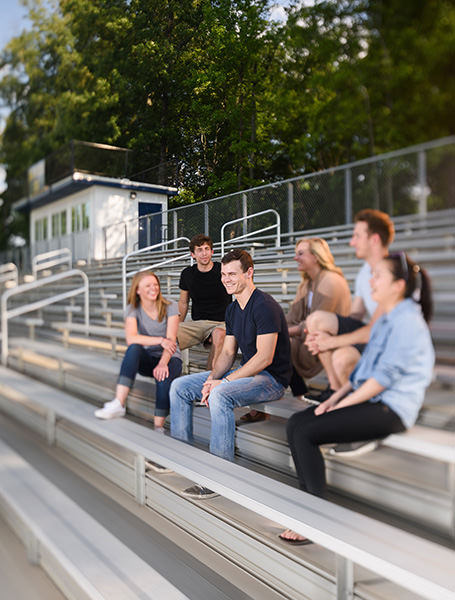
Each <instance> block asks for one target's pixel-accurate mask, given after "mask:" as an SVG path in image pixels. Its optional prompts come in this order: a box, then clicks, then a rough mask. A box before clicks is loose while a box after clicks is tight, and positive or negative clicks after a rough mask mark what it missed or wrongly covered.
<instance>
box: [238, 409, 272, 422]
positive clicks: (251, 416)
mask: <svg viewBox="0 0 455 600" xmlns="http://www.w3.org/2000/svg"><path fill="white" fill-rule="evenodd" d="M268 417H269V415H268V414H267V413H263V412H259V411H258V410H250V412H247V413H246V414H244V415H242V416H241V417H240V420H241V421H243V422H244V423H257V422H259V421H265V420H266V419H268Z"/></svg>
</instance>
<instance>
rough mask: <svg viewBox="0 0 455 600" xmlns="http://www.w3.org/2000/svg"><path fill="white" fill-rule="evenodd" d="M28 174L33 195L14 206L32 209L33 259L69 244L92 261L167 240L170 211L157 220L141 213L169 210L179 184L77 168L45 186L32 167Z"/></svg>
mask: <svg viewBox="0 0 455 600" xmlns="http://www.w3.org/2000/svg"><path fill="white" fill-rule="evenodd" d="M29 174H30V175H29V190H30V194H29V197H28V198H23V199H21V200H19V201H18V202H16V203H15V204H14V209H15V210H19V211H24V212H30V249H31V256H32V257H33V256H36V255H37V254H41V253H43V252H48V251H49V250H56V249H58V248H70V249H71V251H72V255H73V260H78V259H85V260H87V261H88V262H90V261H91V260H92V259H104V258H106V257H109V258H111V257H120V256H123V255H124V254H125V253H126V252H128V251H130V250H131V249H137V248H143V247H145V246H149V245H151V244H155V243H159V242H161V241H162V240H163V239H165V236H166V226H167V223H166V222H164V221H165V219H166V212H164V214H163V216H162V217H158V218H153V219H147V218H143V219H140V217H142V216H143V215H148V214H152V213H160V212H162V211H166V210H167V207H168V198H169V197H170V196H174V195H176V194H177V189H176V188H173V187H167V186H161V185H152V184H148V183H141V182H137V181H130V180H129V179H116V178H111V177H103V176H100V175H90V174H86V173H81V172H78V171H75V172H74V173H73V174H72V175H69V176H68V177H65V178H64V179H62V180H61V181H58V182H57V183H54V184H52V185H49V186H44V185H43V182H42V181H40V179H42V178H41V176H40V175H39V172H38V173H36V172H35V174H34V172H33V169H30V171H29ZM34 176H36V179H34Z"/></svg>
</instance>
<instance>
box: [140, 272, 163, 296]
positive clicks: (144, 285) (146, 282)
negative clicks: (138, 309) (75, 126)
mask: <svg viewBox="0 0 455 600" xmlns="http://www.w3.org/2000/svg"><path fill="white" fill-rule="evenodd" d="M136 293H137V294H138V296H139V297H140V299H141V300H149V301H156V299H157V298H158V296H159V294H160V284H159V281H158V279H157V278H156V277H155V276H154V275H145V277H142V279H141V280H140V281H139V284H138V286H137V291H136Z"/></svg>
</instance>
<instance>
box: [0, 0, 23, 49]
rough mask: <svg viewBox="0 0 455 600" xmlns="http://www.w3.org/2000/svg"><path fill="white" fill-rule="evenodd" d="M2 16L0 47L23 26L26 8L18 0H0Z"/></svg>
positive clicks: (0, 22)
mask: <svg viewBox="0 0 455 600" xmlns="http://www.w3.org/2000/svg"><path fill="white" fill-rule="evenodd" d="M0 5H1V9H2V17H1V19H0V48H2V49H3V48H4V47H5V46H6V44H7V43H8V41H9V40H10V39H11V38H12V37H14V36H16V35H18V34H19V33H20V32H21V31H22V29H24V28H25V20H24V16H25V14H26V13H27V10H26V9H25V8H24V7H23V6H22V5H21V3H20V1H19V0H0Z"/></svg>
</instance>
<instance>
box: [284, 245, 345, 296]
mask: <svg viewBox="0 0 455 600" xmlns="http://www.w3.org/2000/svg"><path fill="white" fill-rule="evenodd" d="M302 243H306V244H308V245H309V247H310V252H311V254H312V255H313V256H314V257H315V258H316V260H317V262H318V265H319V266H320V267H321V269H323V270H325V271H332V272H333V273H338V275H341V277H343V271H342V269H340V267H337V266H336V264H335V260H334V258H333V254H332V253H331V252H330V248H329V245H328V243H327V242H326V241H325V240H323V239H322V238H317V237H315V238H302V239H301V240H298V241H297V243H296V245H295V250H296V252H297V248H298V247H299V246H300V244H302ZM301 277H302V281H301V282H300V284H299V287H298V288H297V296H296V299H299V298H301V297H302V296H304V295H305V294H306V291H307V289H308V283H309V281H310V276H309V275H308V273H307V272H306V271H302V273H301Z"/></svg>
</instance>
